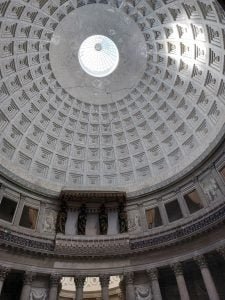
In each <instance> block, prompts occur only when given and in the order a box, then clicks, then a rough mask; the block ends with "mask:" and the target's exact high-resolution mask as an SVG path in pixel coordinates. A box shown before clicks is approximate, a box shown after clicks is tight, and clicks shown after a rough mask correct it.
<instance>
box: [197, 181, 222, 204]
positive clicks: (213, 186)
mask: <svg viewBox="0 0 225 300" xmlns="http://www.w3.org/2000/svg"><path fill="white" fill-rule="evenodd" d="M200 184H201V187H202V189H203V192H204V193H205V194H206V195H207V196H208V197H209V199H210V200H211V201H213V200H215V199H216V198H217V196H218V193H219V191H220V188H219V186H218V184H217V182H216V180H215V179H214V178H213V177H210V176H208V177H205V178H204V179H203V180H202V181H201V182H200Z"/></svg>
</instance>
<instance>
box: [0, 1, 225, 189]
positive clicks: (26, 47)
mask: <svg viewBox="0 0 225 300" xmlns="http://www.w3.org/2000/svg"><path fill="white" fill-rule="evenodd" d="M88 6H89V7H91V6H93V7H94V6H95V7H96V11H97V10H98V8H99V10H101V9H102V7H103V6H104V7H105V9H109V10H111V9H113V10H114V11H118V14H121V15H123V16H124V18H125V17H126V18H127V19H129V20H132V22H134V23H135V26H137V28H138V30H139V32H140V34H141V35H142V37H143V39H144V41H145V46H146V49H147V50H146V51H147V52H146V54H147V55H146V61H145V69H144V70H143V73H142V74H141V75H139V78H138V80H137V82H136V83H135V85H134V86H133V87H132V88H131V89H130V90H129V91H128V92H127V93H125V94H124V96H123V97H122V98H121V99H117V100H115V101H108V102H107V101H106V103H104V104H99V103H98V104H95V103H91V102H89V103H88V102H87V101H82V100H81V99H79V97H75V96H74V95H71V94H70V92H69V91H68V88H67V89H65V88H64V86H63V85H61V84H60V80H59V79H58V78H57V76H56V74H55V73H54V70H53V68H54V66H53V65H52V63H51V59H50V55H51V53H50V49H51V46H52V43H57V39H56V38H55V37H54V39H53V36H54V33H55V32H56V31H57V28H59V26H60V23H61V22H63V21H64V20H66V18H67V17H68V16H70V14H71V13H74V12H75V11H76V13H77V12H78V15H79V10H82V9H85V7H88ZM100 7H101V8H100ZM0 18H1V29H0V60H1V72H0V129H1V137H0V164H1V172H2V173H4V174H5V175H7V176H10V174H14V178H15V180H16V181H17V182H22V183H23V184H24V185H25V184H27V185H29V187H30V188H32V189H38V188H42V189H43V188H44V189H46V190H47V191H48V192H49V193H51V192H53V191H59V190H60V189H61V188H62V186H64V187H65V186H67V187H76V188H79V187H81V188H88V189H90V188H91V187H95V188H96V187H98V188H100V189H106V188H107V189H115V187H116V188H118V189H125V190H126V191H127V192H128V193H132V192H134V193H143V192H146V191H149V190H151V189H154V188H156V187H160V186H161V185H164V184H168V183H169V182H172V181H173V180H175V179H177V178H179V177H180V176H181V175H183V174H184V173H185V172H187V171H188V170H191V169H193V167H195V166H196V165H197V164H198V163H199V162H201V161H202V160H203V159H204V158H205V157H206V156H207V155H208V154H209V153H210V152H211V151H212V150H213V149H214V147H215V146H216V145H217V144H218V143H219V141H220V139H221V137H222V136H223V133H224V117H223V116H224V109H225V107H224V106H225V76H224V54H225V53H224V49H223V45H224V24H225V15H224V12H223V11H222V10H221V9H220V7H219V4H218V3H217V2H216V1H195V0H192V1H188V2H187V1H172V2H171V1H166V0H165V1H162V0H156V1H152V2H151V4H149V3H147V2H145V1H139V2H136V1H123V2H121V3H120V2H116V1H115V2H113V1H111V2H110V3H108V2H107V1H100V2H99V3H90V4H89V2H85V1H78V2H75V1H69V0H68V1H64V3H63V4H60V2H58V1H54V2H51V1H36V0H33V1H22V0H18V1H2V2H1V6H0ZM111 30H112V31H111V34H112V36H113V34H114V31H113V28H111ZM97 34H98V33H97ZM135 47H136V45H135V43H133V48H132V51H135ZM95 84H96V87H97V89H99V90H100V88H101V80H100V81H98V80H96V82H95ZM99 87H100V88H99Z"/></svg>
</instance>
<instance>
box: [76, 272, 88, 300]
mask: <svg viewBox="0 0 225 300" xmlns="http://www.w3.org/2000/svg"><path fill="white" fill-rule="evenodd" d="M85 278H86V277H85V276H76V277H74V282H75V286H76V300H82V299H83V290H84V282H85Z"/></svg>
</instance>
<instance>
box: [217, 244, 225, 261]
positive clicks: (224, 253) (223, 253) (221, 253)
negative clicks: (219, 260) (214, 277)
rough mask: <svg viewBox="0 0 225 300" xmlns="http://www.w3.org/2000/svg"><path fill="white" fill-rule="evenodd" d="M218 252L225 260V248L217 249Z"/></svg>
mask: <svg viewBox="0 0 225 300" xmlns="http://www.w3.org/2000/svg"><path fill="white" fill-rule="evenodd" d="M216 251H217V252H218V253H219V254H220V255H221V256H222V257H223V258H224V259H225V247H224V246H222V247H219V248H217V249H216Z"/></svg>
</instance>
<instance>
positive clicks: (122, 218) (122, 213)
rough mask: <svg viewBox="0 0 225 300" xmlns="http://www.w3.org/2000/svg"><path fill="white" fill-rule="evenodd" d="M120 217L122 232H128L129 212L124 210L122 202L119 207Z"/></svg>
mask: <svg viewBox="0 0 225 300" xmlns="http://www.w3.org/2000/svg"><path fill="white" fill-rule="evenodd" d="M118 219H119V228H120V233H124V232H127V214H126V212H125V210H124V204H123V203H122V202H121V203H120V205H119V208H118Z"/></svg>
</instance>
